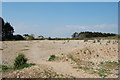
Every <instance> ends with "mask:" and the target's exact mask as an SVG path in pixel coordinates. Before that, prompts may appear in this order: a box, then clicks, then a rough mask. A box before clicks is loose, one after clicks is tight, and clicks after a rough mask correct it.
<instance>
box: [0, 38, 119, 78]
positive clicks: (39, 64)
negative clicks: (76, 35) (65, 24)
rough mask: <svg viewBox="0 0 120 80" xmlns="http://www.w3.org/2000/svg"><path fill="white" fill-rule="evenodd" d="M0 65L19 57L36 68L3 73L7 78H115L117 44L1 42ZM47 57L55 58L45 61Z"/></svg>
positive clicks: (99, 42) (47, 41)
mask: <svg viewBox="0 0 120 80" xmlns="http://www.w3.org/2000/svg"><path fill="white" fill-rule="evenodd" d="M2 45H3V46H2V48H1V49H0V50H1V51H2V65H7V66H13V63H14V59H15V57H16V56H17V55H18V54H20V53H22V54H25V56H26V57H27V58H28V63H35V64H36V65H34V66H31V67H28V68H24V69H21V70H15V71H8V72H4V73H3V77H7V78H49V77H52V78H66V77H67V78H100V77H107V78H116V77H118V65H119V64H118V52H119V51H118V41H117V40H88V41H84V40H31V41H4V42H2ZM51 55H55V56H56V58H55V59H54V60H52V61H49V58H50V56H51Z"/></svg>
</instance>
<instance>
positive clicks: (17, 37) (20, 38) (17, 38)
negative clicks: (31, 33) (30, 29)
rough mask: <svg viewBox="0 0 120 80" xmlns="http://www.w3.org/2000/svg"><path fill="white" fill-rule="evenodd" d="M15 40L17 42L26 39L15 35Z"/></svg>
mask: <svg viewBox="0 0 120 80" xmlns="http://www.w3.org/2000/svg"><path fill="white" fill-rule="evenodd" d="M14 39H15V40H25V39H24V38H23V36H21V35H19V34H18V35H14Z"/></svg>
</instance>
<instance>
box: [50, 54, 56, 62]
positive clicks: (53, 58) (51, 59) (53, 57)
mask: <svg viewBox="0 0 120 80" xmlns="http://www.w3.org/2000/svg"><path fill="white" fill-rule="evenodd" d="M56 58H57V56H55V55H51V56H50V58H49V60H48V61H53V60H55V59H56Z"/></svg>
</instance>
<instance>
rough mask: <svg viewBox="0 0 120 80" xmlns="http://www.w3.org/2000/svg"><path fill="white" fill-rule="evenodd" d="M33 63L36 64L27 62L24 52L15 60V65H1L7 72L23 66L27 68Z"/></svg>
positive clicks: (0, 67)
mask: <svg viewBox="0 0 120 80" xmlns="http://www.w3.org/2000/svg"><path fill="white" fill-rule="evenodd" d="M32 65H35V64H32V63H27V58H25V56H24V55H23V54H19V55H18V56H17V57H16V59H15V61H14V66H13V67H9V66H5V65H0V69H2V71H3V72H5V71H9V70H19V69H23V68H26V67H30V66H32Z"/></svg>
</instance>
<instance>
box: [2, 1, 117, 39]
mask: <svg viewBox="0 0 120 80" xmlns="http://www.w3.org/2000/svg"><path fill="white" fill-rule="evenodd" d="M2 16H3V18H4V20H5V21H7V22H10V23H11V25H12V26H13V27H14V29H15V34H25V33H28V34H35V36H38V35H43V36H45V37H71V35H72V34H73V33H74V32H81V31H99V32H110V33H118V3H117V2H31V3H30V2H3V3H2Z"/></svg>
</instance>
